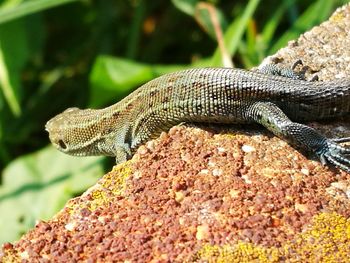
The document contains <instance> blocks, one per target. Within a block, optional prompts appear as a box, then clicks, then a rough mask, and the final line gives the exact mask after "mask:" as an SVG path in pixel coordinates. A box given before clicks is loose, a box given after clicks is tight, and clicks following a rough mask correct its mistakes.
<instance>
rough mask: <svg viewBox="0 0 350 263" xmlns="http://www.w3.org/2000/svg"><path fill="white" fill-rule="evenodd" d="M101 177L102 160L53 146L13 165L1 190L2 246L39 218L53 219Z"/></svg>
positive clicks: (0, 240)
mask: <svg viewBox="0 0 350 263" xmlns="http://www.w3.org/2000/svg"><path fill="white" fill-rule="evenodd" d="M102 175H103V167H102V157H90V158H79V157H72V156H69V155H65V154H63V153H61V152H59V151H57V150H56V149H54V148H53V147H46V148H44V149H43V150H41V151H39V152H36V153H32V154H29V155H26V156H23V157H20V158H18V159H16V160H15V161H13V162H12V163H10V165H8V166H7V168H6V169H5V170H4V172H3V184H2V186H1V187H0V214H1V217H0V233H1V235H0V244H1V243H3V242H11V241H14V240H16V239H18V238H19V237H20V235H21V234H22V233H24V232H25V231H26V230H28V229H29V228H31V227H33V226H34V224H35V222H36V221H37V220H38V219H42V220H47V219H49V218H50V217H52V215H54V214H55V213H56V212H57V211H58V210H59V209H61V208H62V207H63V205H64V204H65V203H66V202H67V200H68V199H69V198H72V197H73V196H75V195H76V194H79V193H81V192H82V191H84V190H86V189H87V188H88V187H90V186H91V185H92V184H94V183H95V182H96V181H97V180H98V178H100V177H101V176H102Z"/></svg>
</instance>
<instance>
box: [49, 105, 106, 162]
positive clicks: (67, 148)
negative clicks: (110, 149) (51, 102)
mask: <svg viewBox="0 0 350 263" xmlns="http://www.w3.org/2000/svg"><path fill="white" fill-rule="evenodd" d="M45 129H46V131H48V133H49V138H50V141H51V143H52V144H53V145H54V146H55V147H56V148H57V149H58V150H60V151H61V152H64V153H67V154H70V155H75V156H88V155H101V154H105V155H109V153H106V152H105V151H103V150H100V148H101V147H100V145H101V144H103V143H104V141H105V140H106V138H107V137H108V135H106V134H103V131H106V125H105V124H104V123H103V121H102V119H101V120H100V117H99V114H98V110H92V109H86V110H81V109H78V108H69V109H67V110H65V111H64V112H62V113H60V114H58V115H57V116H55V117H54V118H52V119H51V120H49V121H48V122H47V123H46V125H45Z"/></svg>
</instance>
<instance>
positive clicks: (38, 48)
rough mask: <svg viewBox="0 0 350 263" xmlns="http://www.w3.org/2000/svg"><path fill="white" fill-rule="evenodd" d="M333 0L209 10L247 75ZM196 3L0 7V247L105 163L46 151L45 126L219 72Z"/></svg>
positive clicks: (36, 1)
mask: <svg viewBox="0 0 350 263" xmlns="http://www.w3.org/2000/svg"><path fill="white" fill-rule="evenodd" d="M346 2H347V1H345V0H344V1H341V0H317V1H307V0H306V1H305V0H265V1H261V0H249V1H247V0H239V1H223V0H221V1H220V0H210V1H207V2H206V3H208V4H210V5H211V6H212V7H213V10H214V13H215V14H216V15H217V17H218V21H219V26H220V28H221V30H222V31H223V35H224V36H223V38H224V40H225V44H226V48H227V51H228V53H229V55H230V57H231V58H232V60H233V62H234V64H235V66H237V67H243V68H249V67H252V66H255V65H257V64H258V63H259V62H260V61H261V60H262V59H263V58H264V57H266V56H267V55H269V54H271V53H273V52H275V51H276V50H278V49H279V48H281V47H283V46H285V45H286V43H287V41H288V40H290V39H293V38H296V37H298V35H299V34H301V33H303V32H304V31H306V30H308V29H309V28H311V27H312V26H314V25H317V24H319V23H320V22H322V21H324V20H326V19H327V18H328V17H329V15H330V14H331V13H332V12H333V11H334V10H335V8H336V7H338V6H340V5H342V4H344V3H346ZM199 4H200V2H199V1H197V0H172V1H160V0H153V1H146V0H145V1H142V0H124V1H121V0H119V1H118V0H114V1H113V0H83V1H78V0H28V1H24V0H2V1H1V0H0V169H1V170H2V175H1V184H0V244H1V243H3V242H6V241H13V240H16V239H18V238H19V236H20V235H21V234H22V233H24V232H25V231H26V230H27V229H28V228H29V227H32V226H33V225H34V223H35V221H36V220H38V219H48V218H50V217H51V216H52V215H53V214H54V213H55V212H57V210H59V209H60V208H61V207H62V206H63V205H64V203H65V202H66V201H67V200H68V199H69V198H71V197H73V196H75V195H77V194H79V193H81V192H82V191H84V190H85V189H86V188H87V187H89V186H90V185H92V184H93V183H94V182H95V181H96V180H97V179H98V178H99V177H100V176H102V174H103V172H104V171H106V170H108V169H110V168H111V164H112V163H113V160H112V159H109V161H107V162H106V159H105V158H101V157H97V158H92V157H91V158H77V157H71V156H65V155H63V154H61V153H59V152H58V151H56V150H54V149H53V147H51V146H48V145H49V141H48V136H47V134H46V132H45V131H44V125H45V122H46V121H47V120H49V119H50V118H51V117H53V116H54V115H55V114H57V113H59V112H61V111H63V110H64V109H66V108H68V107H72V106H78V107H81V108H84V107H96V108H98V107H104V106H106V105H109V104H111V103H115V102H116V101H118V100H119V99H121V98H122V97H123V96H125V95H127V94H128V93H129V92H131V91H132V90H133V89H135V88H136V87H137V86H139V85H141V84H142V83H144V82H146V81H148V80H150V79H152V78H154V77H157V76H159V75H161V74H164V73H166V72H170V71H174V70H179V69H183V68H188V67H195V66H222V62H221V61H222V58H221V54H220V52H219V49H218V47H217V46H218V45H217V41H216V35H215V30H214V26H213V23H212V20H211V19H210V15H209V12H208V11H207V10H205V9H198V6H199Z"/></svg>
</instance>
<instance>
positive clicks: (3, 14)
mask: <svg viewBox="0 0 350 263" xmlns="http://www.w3.org/2000/svg"><path fill="white" fill-rule="evenodd" d="M75 1H77V0H31V1H25V2H22V3H20V4H18V5H15V6H11V7H3V8H1V9H0V24H2V23H5V22H8V21H11V20H14V19H17V18H20V17H23V16H26V15H29V14H33V13H37V12H39V11H42V10H45V9H49V8H52V7H54V6H58V5H63V4H66V3H70V2H75Z"/></svg>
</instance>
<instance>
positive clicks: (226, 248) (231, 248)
mask: <svg viewBox="0 0 350 263" xmlns="http://www.w3.org/2000/svg"><path fill="white" fill-rule="evenodd" d="M349 257H350V220H349V219H346V218H345V217H343V216H341V215H339V214H337V213H321V214H319V215H316V216H315V217H314V219H313V221H312V224H311V226H310V228H309V229H308V230H306V231H305V232H303V233H301V234H299V235H298V236H297V237H296V238H295V239H293V240H292V241H288V242H286V244H285V245H284V246H282V247H281V248H277V247H262V246H258V245H254V244H251V243H245V242H238V243H237V244H234V245H223V246H216V245H204V246H203V247H202V248H201V249H200V250H199V251H198V252H197V254H196V256H195V261H206V262H278V261H279V260H281V259H288V262H348V258H349Z"/></svg>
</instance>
